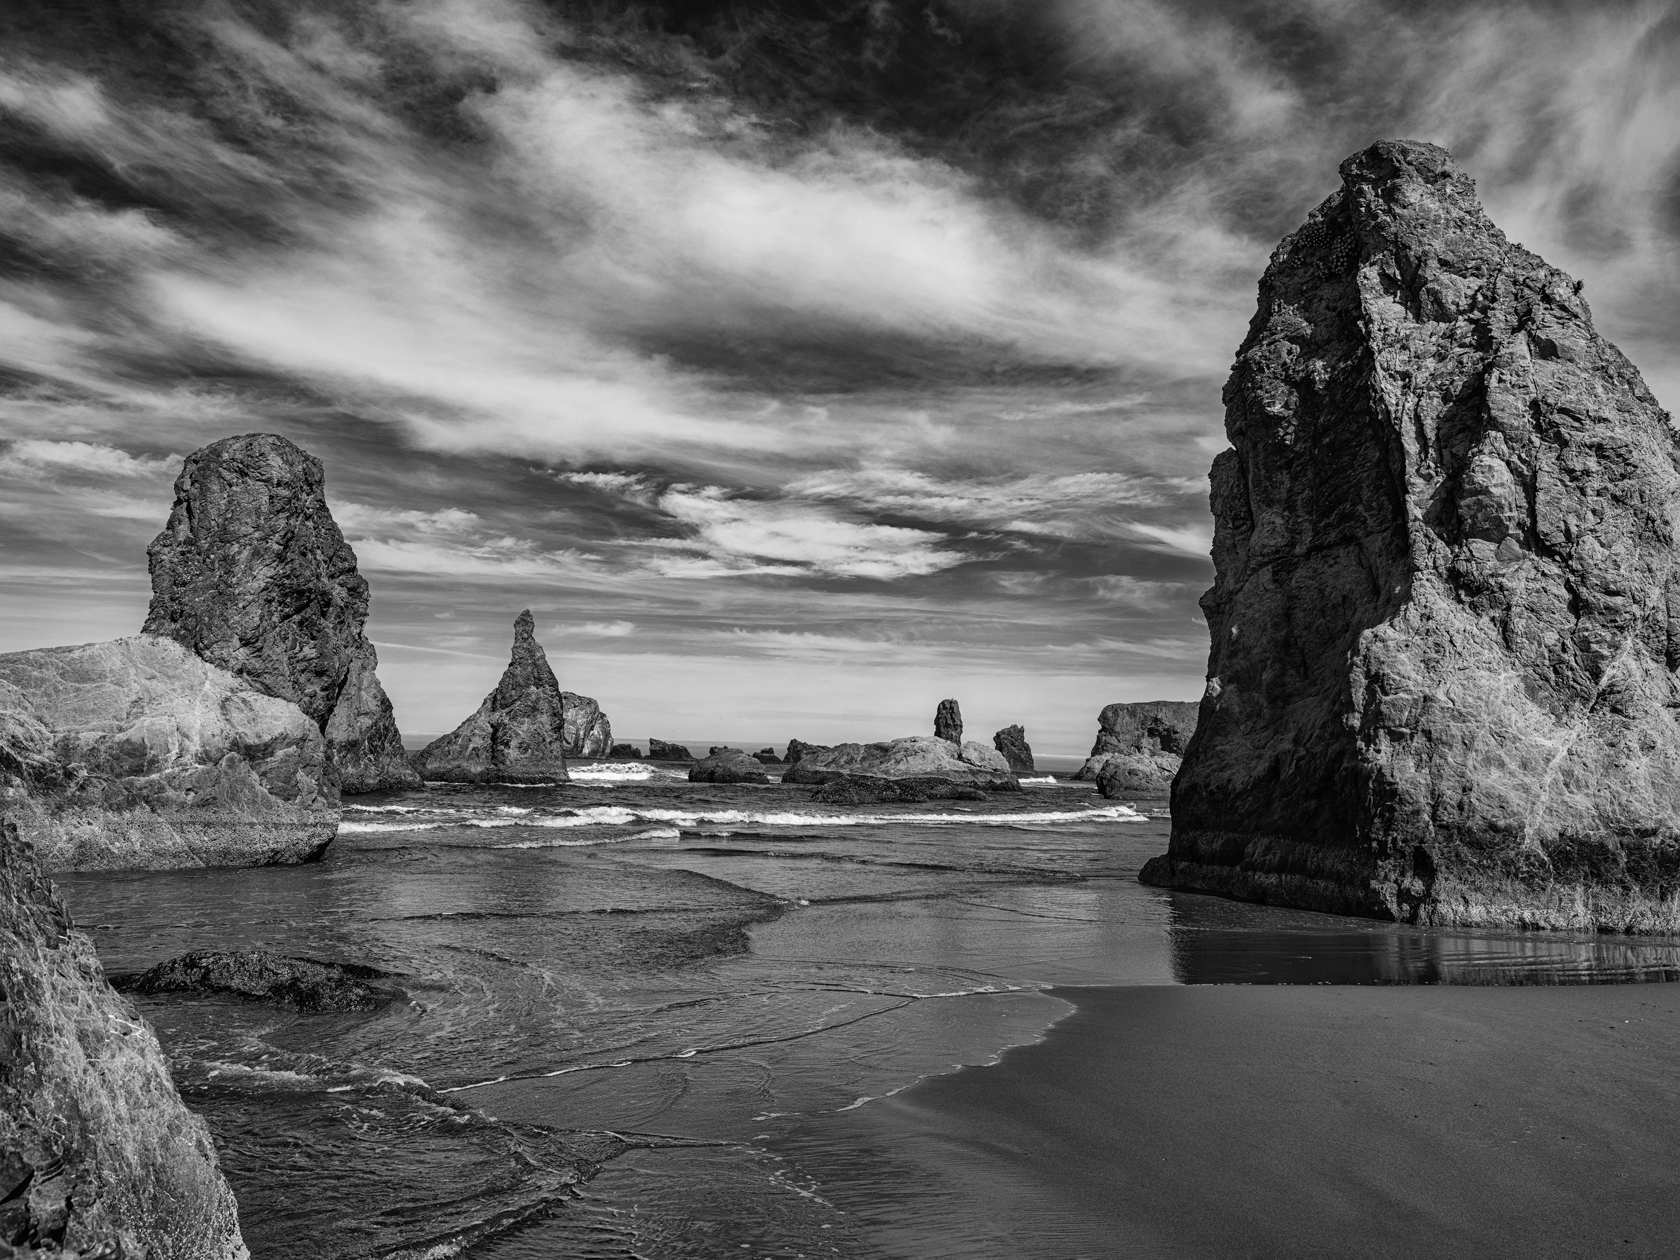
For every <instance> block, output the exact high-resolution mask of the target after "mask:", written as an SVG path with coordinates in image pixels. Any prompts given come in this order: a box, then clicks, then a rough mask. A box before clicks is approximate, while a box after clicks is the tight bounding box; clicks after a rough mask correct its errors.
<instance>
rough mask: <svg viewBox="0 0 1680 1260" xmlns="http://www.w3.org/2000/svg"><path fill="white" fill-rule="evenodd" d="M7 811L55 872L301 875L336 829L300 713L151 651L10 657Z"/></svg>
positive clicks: (1, 693)
mask: <svg viewBox="0 0 1680 1260" xmlns="http://www.w3.org/2000/svg"><path fill="white" fill-rule="evenodd" d="M0 807H3V808H4V809H5V810H6V811H7V812H8V813H10V814H11V815H12V816H13V817H15V818H16V819H17V821H18V823H19V824H20V825H21V826H22V828H23V831H24V836H25V838H26V839H27V840H29V841H31V842H32V843H33V844H34V846H35V848H36V850H37V852H38V853H39V854H40V858H41V861H42V862H43V863H44V864H45V866H46V867H47V869H49V870H78V871H85V870H120V869H166V868H170V867H184V866H260V865H265V864H269V863H286V862H303V861H308V860H310V859H311V858H314V857H318V856H319V855H320V854H321V852H322V851H323V850H324V849H325V848H326V847H327V845H328V844H329V843H330V842H331V841H332V838H333V836H334V835H336V834H337V831H338V821H339V807H338V791H337V787H336V780H335V778H334V776H333V775H332V774H331V772H330V770H329V768H328V763H327V746H326V740H325V738H324V737H323V736H322V734H321V732H320V730H319V729H318V728H317V727H316V725H315V724H314V723H313V722H311V721H310V720H309V719H308V717H306V716H305V715H304V713H303V711H302V710H301V709H299V708H298V707H297V706H296V705H295V704H292V703H290V702H288V701H285V700H280V699H277V698H275V697H273V696H270V695H265V694H264V693H262V692H261V691H258V690H256V689H255V688H254V687H252V686H251V685H250V684H248V683H246V682H245V681H244V680H243V679H240V678H236V677H235V676H234V675H233V674H231V673H229V672H228V671H227V670H224V669H218V668H216V667H215V666H214V665H211V664H208V663H207V662H205V661H202V660H200V659H199V658H198V657H196V656H194V655H193V654H192V653H191V652H189V651H187V649H185V648H184V647H182V646H181V645H180V644H178V643H176V642H174V641H173V640H170V639H160V638H157V637H155V636H152V635H137V636H135V637H133V638H128V639H114V640H112V641H110V642H108V643H89V644H85V645H83V646H80V647H64V648H44V649H40V650H37V651H33V652H11V653H8V654H5V655H0Z"/></svg>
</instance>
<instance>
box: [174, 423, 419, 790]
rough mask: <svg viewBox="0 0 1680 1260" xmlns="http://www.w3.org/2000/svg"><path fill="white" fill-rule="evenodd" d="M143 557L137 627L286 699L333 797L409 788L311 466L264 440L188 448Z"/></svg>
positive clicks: (398, 739)
mask: <svg viewBox="0 0 1680 1260" xmlns="http://www.w3.org/2000/svg"><path fill="white" fill-rule="evenodd" d="M147 555H148V557H149V558H150V561H151V571H152V603H151V609H150V611H148V613H147V614H146V624H145V627H144V630H145V633H147V634H155V635H161V636H163V637H165V638H170V639H174V640H175V641H176V642H178V643H180V644H181V645H182V646H184V647H186V648H187V649H188V650H190V651H192V652H194V653H196V654H197V655H198V656H200V657H202V658H203V659H204V660H206V661H208V662H209V663H210V664H212V665H217V666H220V667H221V668H222V669H225V670H228V671H230V672H232V673H234V674H237V675H238V676H239V677H241V678H244V679H245V680H247V681H248V682H250V683H251V685H252V686H254V687H256V688H257V689H258V690H260V691H263V692H266V693H267V694H268V695H271V696H278V697H279V698H280V699H282V700H290V701H291V702H292V703H293V704H296V705H297V706H298V707H299V708H301V709H302V710H303V711H304V713H306V714H308V716H309V717H310V719H311V720H312V721H314V722H315V723H316V725H317V726H319V727H320V728H321V730H322V732H323V733H324V734H325V735H326V736H327V741H328V749H329V752H330V755H331V758H332V762H333V765H334V768H335V770H336V772H337V775H338V778H339V782H340V786H341V788H342V790H343V791H345V792H371V791H374V790H376V789H378V788H383V787H399V786H404V785H411V784H413V783H415V782H417V780H416V778H415V775H414V772H413V770H412V769H410V767H409V765H408V760H407V757H406V755H405V754H404V752H403V746H402V736H401V735H400V734H398V732H397V725H396V721H395V719H394V718H393V716H392V713H391V702H390V700H389V699H388V698H387V697H386V695H385V690H384V688H383V687H381V686H380V684H379V677H378V674H377V672H376V671H377V668H378V664H379V658H378V655H377V654H376V653H375V651H374V648H373V644H371V643H369V642H368V640H367V638H366V637H365V636H364V634H363V633H362V627H363V625H364V624H365V623H366V621H367V614H368V586H367V582H366V581H364V580H363V578H362V575H361V574H360V573H358V572H357V571H356V555H355V553H354V552H353V551H351V550H350V546H349V544H347V543H346V542H345V541H344V535H343V534H341V533H340V532H339V529H338V525H337V524H336V523H335V522H334V521H333V518H332V513H331V512H329V511H328V510H327V500H326V493H325V478H324V475H323V472H322V467H321V461H320V460H318V459H316V458H315V457H314V456H313V455H310V454H309V453H308V452H307V451H304V450H303V449H301V448H300V447H298V446H296V445H294V444H293V443H291V442H288V441H287V440H286V439H285V438H283V437H279V436H277V435H275V434H272V433H248V434H245V435H243V436H240V437H230V438H223V439H222V440H221V441H219V442H213V443H211V444H210V445H209V446H206V447H204V448H203V449H201V450H197V451H194V452H193V453H192V454H191V455H189V456H187V460H186V463H185V464H184V465H183V466H182V468H181V475H180V476H179V477H178V478H177V479H176V481H175V506H174V508H173V510H172V511H171V512H170V514H169V521H168V523H167V524H166V525H165V526H164V528H163V532H162V533H160V534H159V535H158V536H157V537H156V538H155V539H153V540H152V545H151V546H150V547H149V548H148V549H147Z"/></svg>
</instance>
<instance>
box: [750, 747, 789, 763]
mask: <svg viewBox="0 0 1680 1260" xmlns="http://www.w3.org/2000/svg"><path fill="white" fill-rule="evenodd" d="M753 756H754V757H756V758H757V759H758V760H759V761H761V762H763V763H764V764H765V765H767V766H779V765H781V764H782V759H781V758H780V757H778V756H776V750H775V749H774V748H760V749H759V750H758V751H757V752H755V753H754V754H753Z"/></svg>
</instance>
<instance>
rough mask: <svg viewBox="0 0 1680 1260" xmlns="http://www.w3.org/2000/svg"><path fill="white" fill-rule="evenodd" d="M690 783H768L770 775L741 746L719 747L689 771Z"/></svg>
mask: <svg viewBox="0 0 1680 1260" xmlns="http://www.w3.org/2000/svg"><path fill="white" fill-rule="evenodd" d="M688 781H689V782H690V783H768V782H770V776H769V775H767V774H765V773H764V767H763V765H762V764H760V762H759V761H758V759H757V758H755V757H750V756H748V755H747V754H746V753H744V752H742V751H741V750H740V749H739V748H724V747H718V748H714V749H712V752H711V755H710V756H709V757H706V758H704V759H702V760H700V761H696V762H695V763H694V765H693V766H691V767H690V768H689V771H688Z"/></svg>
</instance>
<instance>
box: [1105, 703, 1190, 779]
mask: <svg viewBox="0 0 1680 1260" xmlns="http://www.w3.org/2000/svg"><path fill="white" fill-rule="evenodd" d="M1200 707H1201V706H1200V705H1198V704H1197V703H1196V702H1195V701H1194V700H1145V701H1134V702H1132V703H1129V704H1110V705H1105V706H1103V711H1102V712H1101V713H1099V714H1098V715H1097V740H1096V743H1094V744H1092V745H1091V755H1090V756H1089V757H1088V758H1086V760H1085V764H1084V765H1083V766H1081V767H1080V768H1079V771H1078V773H1076V774H1075V775H1074V776H1073V777H1074V778H1076V779H1083V780H1086V781H1089V782H1094V783H1095V784H1096V785H1097V787H1098V788H1099V789H1100V790H1101V791H1102V794H1103V795H1104V796H1111V797H1112V796H1136V795H1139V794H1148V793H1159V792H1165V791H1166V790H1167V789H1168V788H1169V787H1171V786H1172V781H1173V776H1174V775H1176V774H1177V773H1178V767H1179V764H1180V763H1181V762H1182V760H1183V758H1184V750H1185V749H1186V748H1188V747H1189V746H1190V737H1191V736H1192V735H1194V734H1195V733H1196V716H1197V711H1198V710H1199V709H1200Z"/></svg>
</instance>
